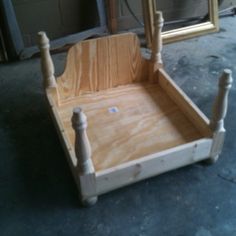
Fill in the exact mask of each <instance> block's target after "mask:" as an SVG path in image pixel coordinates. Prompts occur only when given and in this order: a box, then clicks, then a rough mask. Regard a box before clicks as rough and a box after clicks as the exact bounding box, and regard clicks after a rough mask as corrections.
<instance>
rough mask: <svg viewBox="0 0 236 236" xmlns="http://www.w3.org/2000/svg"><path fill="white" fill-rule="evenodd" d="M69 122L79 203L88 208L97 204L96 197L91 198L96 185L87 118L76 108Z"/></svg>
mask: <svg viewBox="0 0 236 236" xmlns="http://www.w3.org/2000/svg"><path fill="white" fill-rule="evenodd" d="M71 121H72V126H73V129H74V130H75V154H76V157H77V161H78V162H77V163H78V164H77V166H78V172H79V183H80V190H81V193H80V194H81V201H82V204H83V205H85V206H90V205H93V204H95V203H96V202H97V196H91V195H94V193H96V183H95V174H94V167H93V163H92V159H91V156H92V154H91V146H90V143H89V140H88V136H87V132H86V128H87V126H88V124H87V117H86V116H85V114H84V113H83V111H82V109H81V108H79V107H77V108H74V110H73V116H72V119H71Z"/></svg>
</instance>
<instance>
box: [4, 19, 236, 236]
mask: <svg viewBox="0 0 236 236" xmlns="http://www.w3.org/2000/svg"><path fill="white" fill-rule="evenodd" d="M53 59H54V61H55V64H56V70H57V73H60V72H62V70H63V67H64V62H65V54H64V53H63V54H57V55H54V56H53ZM164 62H165V68H166V70H167V71H168V72H169V74H170V75H171V76H172V77H173V78H174V80H175V81H176V82H177V83H178V84H179V86H180V87H182V88H183V89H184V91H185V92H186V93H187V94H188V95H189V96H190V97H191V98H192V100H193V101H194V102H195V103H196V104H197V105H198V106H199V107H200V108H201V109H202V110H203V112H205V114H206V115H207V116H210V114H211V107H212V102H213V99H214V96H215V94H216V91H217V81H218V77H219V76H220V73H221V71H222V70H223V69H224V68H230V69H232V70H233V73H234V76H235V78H236V18H226V19H224V20H222V22H221V30H220V32H219V33H216V34H211V35H207V36H203V37H200V38H194V39H191V40H187V41H183V42H179V43H173V44H170V45H166V46H165V47H164ZM41 84H42V81H41V75H40V65H39V59H38V58H36V59H31V60H28V61H23V62H17V63H11V64H6V65H0V157H1V158H0V235H1V236H14V235H17V236H20V235H34V236H37V235H40V236H44V235H66V236H70V235H77V236H78V235H97V236H99V235H114V236H115V235H119V236H120V235H155V236H156V235H168V236H172V235H173V236H191V235H194V236H222V235H224V236H234V235H236V156H235V154H236V152H235V150H236V149H235V148H236V142H235V137H236V136H235V134H236V133H235V131H236V125H235V124H236V123H235V120H236V103H235V100H234V99H236V90H235V88H236V86H235V83H234V86H233V88H232V90H231V93H230V99H229V112H228V116H227V118H226V121H225V126H226V128H227V130H228V131H227V137H226V142H225V145H224V149H223V154H222V155H221V158H220V160H219V161H218V162H217V163H216V164H215V165H213V166H207V167H206V166H202V165H200V164H195V165H192V166H188V167H185V168H181V169H178V170H175V171H172V172H169V173H166V174H163V175H160V176H158V177H155V178H152V179H149V180H145V181H142V182H139V183H137V184H134V185H131V186H128V187H125V188H122V189H119V190H116V191H113V192H111V193H108V194H105V195H103V196H100V197H99V201H98V203H97V204H96V205H95V206H94V207H92V208H89V209H85V208H80V206H79V203H78V196H77V190H76V186H75V184H74V180H73V178H72V175H71V172H70V170H69V167H68V165H67V162H66V158H65V154H64V152H63V150H62V147H61V145H60V142H59V139H58V136H57V134H56V131H55V128H54V126H53V123H52V121H51V119H50V117H49V113H48V110H47V107H46V100H45V98H44V94H43V90H42V86H41Z"/></svg>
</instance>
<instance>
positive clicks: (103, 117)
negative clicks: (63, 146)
mask: <svg viewBox="0 0 236 236" xmlns="http://www.w3.org/2000/svg"><path fill="white" fill-rule="evenodd" d="M76 106H80V107H81V108H82V109H83V111H84V113H85V114H86V116H87V118H88V128H87V132H88V138H89V141H90V143H91V146H92V159H93V163H94V167H95V170H96V171H98V170H102V169H107V168H110V167H113V166H116V165H118V164H121V163H124V162H127V161H130V160H134V159H137V158H140V157H142V156H146V155H149V154H152V153H156V152H159V151H162V150H165V149H168V148H172V147H175V146H177V145H181V144H184V143H187V142H191V141H193V140H197V139H199V138H201V137H202V136H201V135H200V133H199V132H198V130H197V129H196V128H195V127H194V125H192V123H191V122H190V121H189V120H188V119H187V118H186V117H185V116H184V114H183V112H182V111H181V110H180V109H179V108H178V106H177V105H176V104H175V103H174V102H173V101H172V100H171V99H170V98H169V97H168V96H167V95H166V93H165V91H163V90H162V89H161V88H160V87H159V85H158V84H147V83H145V84H144V83H141V84H132V85H126V86H120V87H118V88H114V89H110V90H107V91H101V92H98V93H93V94H88V95H83V96H81V97H78V98H77V99H75V100H74V101H73V102H71V103H67V104H64V105H61V106H60V107H59V108H58V109H59V114H60V117H61V119H62V121H63V125H64V127H65V131H66V132H67V135H68V136H69V137H70V142H71V143H73V144H74V142H75V136H74V131H73V129H72V128H71V122H70V119H71V115H72V110H73V108H74V107H76Z"/></svg>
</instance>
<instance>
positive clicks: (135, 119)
mask: <svg viewBox="0 0 236 236" xmlns="http://www.w3.org/2000/svg"><path fill="white" fill-rule="evenodd" d="M154 23H155V27H156V29H155V31H154V32H155V34H154V36H155V37H154V38H155V40H153V41H152V43H153V45H152V50H153V51H152V56H151V59H145V58H143V57H142V55H141V52H140V45H139V40H138V38H137V36H136V35H135V34H132V33H127V34H121V35H114V36H109V37H103V38H98V39H93V40H87V41H83V42H80V43H78V44H76V45H74V46H73V47H72V48H70V50H69V53H68V57H67V65H66V69H65V71H64V73H63V74H62V75H61V76H59V77H58V78H57V79H55V76H54V67H53V63H52V59H51V57H50V54H49V41H48V39H47V37H46V34H45V33H44V32H40V33H39V34H38V35H39V48H40V51H41V56H42V73H43V78H44V88H45V92H46V96H47V100H48V103H49V109H50V111H51V114H52V118H53V119H54V121H55V125H56V127H57V131H58V135H59V136H60V138H61V141H62V144H63V147H64V149H65V152H66V154H67V159H68V162H69V165H70V167H71V170H72V173H73V175H74V178H75V180H76V183H77V185H78V188H79V193H80V198H81V201H82V203H83V204H84V205H92V204H94V203H96V201H97V196H98V195H100V194H103V193H106V192H108V191H111V190H113V189H116V188H120V187H122V186H125V185H128V184H131V183H134V182H137V181H140V180H142V179H145V178H149V177H152V176H155V175H158V174H161V173H164V172H166V171H170V170H173V169H176V168H179V167H182V166H185V165H189V164H192V163H195V162H199V161H202V160H208V161H211V162H214V161H216V160H217V158H218V155H219V153H220V152H221V149H222V144H223V140H224V132H225V130H224V128H223V121H224V117H225V114H226V108H227V96H228V91H229V88H230V86H231V83H232V78H231V72H230V71H228V70H225V72H224V74H223V76H222V78H221V80H220V89H219V95H218V97H217V100H216V103H215V108H214V112H213V118H212V120H211V122H210V121H209V120H208V118H207V117H206V116H205V115H204V114H203V113H202V112H201V111H200V110H199V109H198V108H197V107H196V106H195V105H194V104H193V102H192V101H191V100H190V99H189V98H188V97H187V96H186V95H185V94H184V92H183V91H182V90H181V89H180V88H179V87H178V86H177V85H176V84H175V83H174V82H173V81H172V79H171V78H170V77H169V76H168V75H167V73H166V72H165V71H164V69H163V66H162V60H161V49H162V43H161V42H162V41H161V27H162V25H163V19H162V14H161V13H160V12H157V13H155V21H154Z"/></svg>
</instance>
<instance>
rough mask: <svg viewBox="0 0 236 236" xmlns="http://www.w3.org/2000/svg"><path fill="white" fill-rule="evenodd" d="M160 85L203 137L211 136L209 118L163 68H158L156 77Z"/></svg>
mask: <svg viewBox="0 0 236 236" xmlns="http://www.w3.org/2000/svg"><path fill="white" fill-rule="evenodd" d="M158 81H159V84H160V86H161V87H162V88H163V89H164V90H165V92H166V93H167V94H168V95H169V97H170V98H171V99H172V100H173V101H174V102H175V103H176V104H177V105H178V106H179V108H180V109H181V111H182V112H183V113H184V114H185V115H186V117H188V119H189V120H190V121H191V122H192V123H193V124H194V125H195V127H197V129H198V130H199V131H200V132H201V133H202V135H203V136H205V137H212V135H213V133H212V131H211V129H210V128H209V123H210V121H209V119H208V118H207V117H206V116H205V115H204V114H203V113H202V112H201V110H200V109H199V108H198V107H197V106H196V105H195V104H194V103H193V102H192V101H191V99H190V98H189V97H188V96H187V95H186V94H185V93H184V92H183V91H182V90H181V89H180V88H179V87H178V86H177V85H176V84H175V83H174V81H173V80H172V79H171V78H170V77H169V76H168V74H167V73H166V72H165V71H164V70H163V69H160V70H159V78H158Z"/></svg>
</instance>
